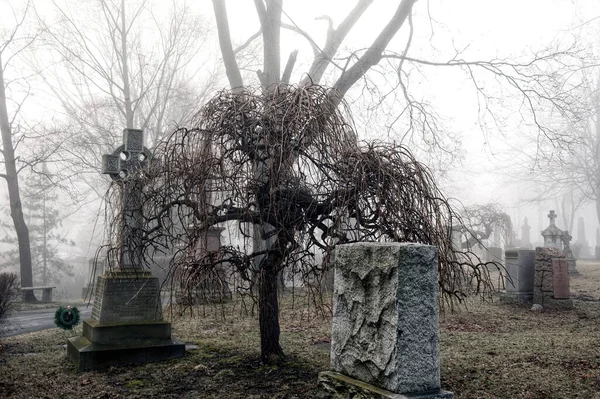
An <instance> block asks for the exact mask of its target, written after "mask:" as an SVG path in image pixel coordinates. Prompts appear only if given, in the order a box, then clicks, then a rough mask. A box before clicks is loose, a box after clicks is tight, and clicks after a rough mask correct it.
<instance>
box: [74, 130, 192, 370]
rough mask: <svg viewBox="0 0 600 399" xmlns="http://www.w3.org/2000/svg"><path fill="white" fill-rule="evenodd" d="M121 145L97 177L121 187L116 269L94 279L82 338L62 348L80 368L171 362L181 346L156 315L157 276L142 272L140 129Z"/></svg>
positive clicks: (145, 155) (143, 161)
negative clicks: (117, 265)
mask: <svg viewBox="0 0 600 399" xmlns="http://www.w3.org/2000/svg"><path fill="white" fill-rule="evenodd" d="M123 142H124V144H123V145H121V146H119V147H118V148H117V149H116V150H115V151H114V152H113V153H112V154H106V155H104V156H103V157H102V173H104V174H108V175H109V176H111V178H112V179H113V180H115V181H118V182H119V184H120V185H121V188H122V195H123V197H122V206H123V209H122V217H123V223H122V231H121V240H120V242H121V256H120V259H119V267H117V268H114V269H115V270H110V271H108V272H107V273H105V274H104V275H101V276H98V278H97V282H96V289H95V292H94V305H93V308H92V317H91V319H87V320H84V321H83V335H82V336H81V337H75V338H71V339H69V341H68V344H67V353H68V356H69V358H70V359H71V360H72V361H73V362H74V363H75V364H76V365H77V366H78V368H79V369H80V370H95V369H102V368H107V367H110V366H120V365H126V364H139V363H146V362H152V361H157V360H165V359H172V358H175V357H181V356H183V355H184V354H185V345H184V344H183V343H181V342H178V341H175V340H173V339H172V338H171V324H170V323H168V322H165V321H164V320H163V317H162V304H161V301H160V286H159V281H158V278H157V277H155V276H153V275H152V273H150V272H149V271H145V270H144V269H143V263H142V260H143V255H144V252H143V227H144V226H143V222H144V217H143V216H144V215H143V206H142V189H143V183H142V180H141V179H140V173H141V172H142V171H143V170H144V169H145V168H147V167H148V166H149V163H150V159H151V153H150V151H149V150H148V149H147V148H146V147H144V145H143V142H144V136H143V131H142V130H135V129H125V130H124V131H123Z"/></svg>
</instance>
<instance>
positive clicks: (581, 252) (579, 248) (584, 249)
mask: <svg viewBox="0 0 600 399" xmlns="http://www.w3.org/2000/svg"><path fill="white" fill-rule="evenodd" d="M573 255H574V256H575V258H576V259H583V258H587V257H589V256H590V246H589V244H588V242H587V240H586V238H585V224H584V219H583V218H582V217H581V216H580V217H579V218H578V219H577V241H575V244H574V245H573Z"/></svg>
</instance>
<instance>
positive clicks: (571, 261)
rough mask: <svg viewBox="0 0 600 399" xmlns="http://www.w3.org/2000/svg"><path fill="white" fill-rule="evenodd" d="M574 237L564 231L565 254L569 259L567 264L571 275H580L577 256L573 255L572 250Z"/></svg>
mask: <svg viewBox="0 0 600 399" xmlns="http://www.w3.org/2000/svg"><path fill="white" fill-rule="evenodd" d="M572 239H573V237H572V236H571V235H570V234H569V232H568V231H567V230H565V231H564V234H563V253H564V254H565V256H566V257H567V263H568V264H569V274H570V275H572V276H574V275H579V271H578V270H577V261H576V260H575V256H574V255H573V251H572V250H571V240H572Z"/></svg>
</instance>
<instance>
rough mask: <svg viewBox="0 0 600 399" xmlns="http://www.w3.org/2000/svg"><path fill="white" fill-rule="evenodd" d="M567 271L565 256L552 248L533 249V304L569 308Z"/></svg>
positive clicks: (571, 303) (571, 305)
mask: <svg viewBox="0 0 600 399" xmlns="http://www.w3.org/2000/svg"><path fill="white" fill-rule="evenodd" d="M568 291H569V271H568V263H567V260H566V258H565V255H564V254H563V253H562V252H561V251H560V250H558V249H556V248H552V247H537V248H536V249H535V275H534V279H533V304H534V305H540V306H542V307H544V308H561V309H565V308H571V307H573V302H572V301H571V299H570V298H569V295H568Z"/></svg>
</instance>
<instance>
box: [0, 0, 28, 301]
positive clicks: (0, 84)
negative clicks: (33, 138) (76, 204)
mask: <svg viewBox="0 0 600 399" xmlns="http://www.w3.org/2000/svg"><path fill="white" fill-rule="evenodd" d="M5 7H6V9H7V10H8V9H10V10H11V11H12V14H13V16H14V25H13V26H12V27H10V28H9V29H6V30H4V31H2V32H1V33H2V37H1V40H2V43H1V44H0V132H1V135H2V152H1V155H2V164H3V165H4V173H0V177H2V178H3V179H4V180H5V181H6V186H7V188H8V196H9V202H10V216H11V218H12V221H13V225H14V228H15V232H16V235H17V244H18V249H19V264H20V278H21V285H22V286H24V287H31V286H33V274H32V267H31V247H30V241H29V230H28V228H27V224H26V223H25V218H24V217H23V204H22V201H21V191H20V188H19V172H20V171H21V170H22V169H23V168H24V167H26V166H27V163H23V162H21V163H19V161H18V159H17V156H16V153H15V150H16V148H17V146H18V144H19V142H20V139H19V138H17V139H16V140H15V134H14V133H15V132H14V126H15V125H14V122H15V118H16V117H17V115H18V113H19V111H20V108H21V106H22V105H23V102H24V101H25V99H23V100H22V101H21V102H17V103H16V107H15V109H14V110H13V112H12V114H13V115H12V118H9V110H8V105H7V99H8V97H7V90H6V89H7V86H8V82H7V81H6V79H5V73H6V71H7V69H8V68H9V66H10V65H11V62H14V61H15V57H17V56H18V55H19V53H21V52H23V51H25V50H26V49H27V48H28V47H29V46H30V45H32V43H33V42H34V40H35V39H36V36H35V35H33V36H28V35H24V36H22V37H21V36H19V35H20V34H21V33H22V32H20V31H22V30H23V24H24V22H25V20H26V18H27V16H28V13H29V12H30V7H31V5H30V2H29V1H28V2H27V4H26V5H25V7H24V9H23V10H22V11H20V12H19V11H17V10H15V9H14V8H13V7H12V4H10V3H8V4H6V5H5ZM25 98H26V96H25ZM24 300H25V301H26V302H35V301H36V298H35V296H34V295H33V293H32V292H31V291H29V292H28V293H27V294H26V296H25V297H24Z"/></svg>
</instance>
